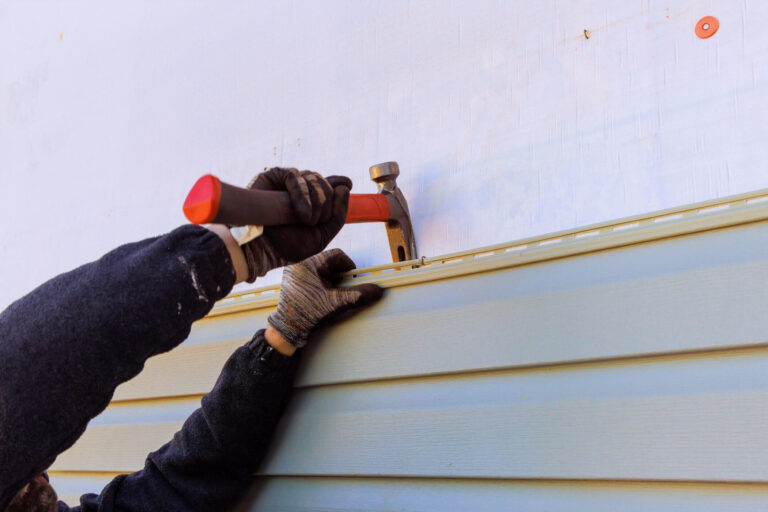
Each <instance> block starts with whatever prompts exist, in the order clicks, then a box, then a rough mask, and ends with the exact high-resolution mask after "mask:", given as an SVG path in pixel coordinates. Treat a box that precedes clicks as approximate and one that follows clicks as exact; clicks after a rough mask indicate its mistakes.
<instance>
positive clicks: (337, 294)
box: [267, 249, 384, 348]
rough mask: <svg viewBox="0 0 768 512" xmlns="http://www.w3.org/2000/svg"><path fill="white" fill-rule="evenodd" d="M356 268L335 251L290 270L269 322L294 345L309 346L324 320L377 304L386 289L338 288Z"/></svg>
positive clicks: (338, 251) (344, 256) (363, 286)
mask: <svg viewBox="0 0 768 512" xmlns="http://www.w3.org/2000/svg"><path fill="white" fill-rule="evenodd" d="M353 268H355V263H354V262H353V261H352V260H351V259H350V258H349V256H347V255H346V254H344V251H342V250H341V249H331V250H330V251H325V252H322V253H320V254H318V255H316V256H313V257H311V258H309V259H307V260H304V261H302V262H301V263H297V264H295V265H291V266H290V267H286V268H285V270H283V282H282V284H281V285H280V302H279V303H278V304H277V311H275V312H274V313H272V314H271V315H269V318H268V319H267V321H268V322H269V325H271V326H272V327H274V328H275V330H276V331H277V332H279V333H280V334H281V335H282V336H283V337H284V338H285V339H286V340H287V341H288V343H290V344H291V345H293V346H294V347H297V348H300V347H303V346H304V345H306V344H307V339H308V338H309V334H310V333H311V332H312V330H313V329H314V328H315V326H317V325H318V324H319V323H320V322H322V321H327V320H329V319H332V318H334V317H336V316H338V315H340V314H341V313H343V312H345V311H347V310H350V309H352V308H356V307H360V306H365V305H368V304H371V303H373V302H376V301H377V300H379V299H380V298H381V296H382V295H383V294H384V288H382V287H380V286H377V285H375V284H370V283H369V284H360V285H357V286H351V287H349V288H336V287H334V284H338V282H339V281H340V279H341V274H342V273H343V272H347V271H349V270H352V269H353Z"/></svg>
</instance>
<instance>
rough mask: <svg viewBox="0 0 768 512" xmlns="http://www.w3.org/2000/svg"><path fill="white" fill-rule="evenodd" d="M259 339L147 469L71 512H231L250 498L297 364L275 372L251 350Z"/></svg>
mask: <svg viewBox="0 0 768 512" xmlns="http://www.w3.org/2000/svg"><path fill="white" fill-rule="evenodd" d="M263 336H264V331H263V330H262V331H259V332H258V333H257V334H256V336H255V337H254V339H253V340H252V341H251V342H249V343H248V344H247V345H245V346H243V347H241V348H239V349H238V350H236V351H235V353H234V354H233V355H232V356H231V357H230V358H229V360H228V361H227V363H226V365H225V366H224V369H223V370H222V372H221V375H220V376H219V379H218V381H217V382H216V385H215V386H214V388H213V390H212V391H211V392H210V393H209V394H207V395H206V396H205V397H203V400H202V407H201V408H200V409H198V410H196V411H195V412H193V413H192V415H191V416H190V417H189V418H188V419H187V421H186V422H185V423H184V426H183V427H182V429H181V431H179V432H177V433H176V434H175V435H174V437H173V440H172V441H171V442H169V443H167V444H166V445H164V446H163V447H162V448H160V449H159V450H157V451H156V452H153V453H151V454H150V455H149V457H147V461H146V464H145V465H144V469H143V470H141V471H139V472H136V473H132V474H130V475H123V476H119V477H117V478H115V479H114V480H113V481H112V482H110V483H109V485H107V487H105V488H104V491H102V493H101V494H100V495H99V496H97V495H95V494H87V495H84V496H82V497H81V499H80V507H75V508H72V509H69V508H66V507H65V506H64V505H63V504H60V508H59V511H60V512H64V511H70V512H112V511H118V510H119V511H124V512H139V511H145V510H163V511H166V512H177V511H178V512H182V511H183V512H190V511H201V512H202V511H213V510H216V511H222V512H223V511H226V510H230V509H231V508H232V507H233V506H234V505H235V504H237V502H238V500H239V499H240V498H242V496H243V495H244V494H245V493H246V491H247V490H248V487H249V486H250V485H251V483H252V482H253V474H254V473H255V472H256V470H257V469H258V466H259V464H260V463H261V461H262V459H263V457H264V455H265V453H266V450H267V448H268V446H269V443H270V441H271V439H272V436H273V433H274V430H275V427H276V426H277V423H278V420H279V418H280V416H281V414H282V413H283V410H284V408H285V405H286V403H287V401H288V397H289V393H290V389H291V383H292V381H293V376H294V374H295V370H296V361H295V357H294V358H291V359H290V360H288V364H286V365H285V366H284V367H283V368H280V369H278V370H272V369H270V368H268V367H267V366H266V365H265V364H264V363H263V362H261V361H260V360H259V357H257V355H256V353H255V352H254V350H253V348H254V347H256V346H257V344H259V343H262V342H263Z"/></svg>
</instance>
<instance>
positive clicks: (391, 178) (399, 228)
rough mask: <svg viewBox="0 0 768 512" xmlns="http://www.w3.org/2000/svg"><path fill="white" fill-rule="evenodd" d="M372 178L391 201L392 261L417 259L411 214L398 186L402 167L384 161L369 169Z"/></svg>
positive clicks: (390, 234) (388, 222) (390, 239)
mask: <svg viewBox="0 0 768 512" xmlns="http://www.w3.org/2000/svg"><path fill="white" fill-rule="evenodd" d="M368 173H369V174H370V176H371V179H372V180H373V181H374V182H375V183H376V185H377V186H378V189H379V193H380V194H384V195H385V196H386V197H387V201H388V202H389V210H390V215H389V220H388V221H387V238H388V239H389V250H390V251H391V252H392V261H395V262H397V261H407V260H415V259H416V258H417V257H418V256H417V253H416V240H415V238H414V236H413V226H412V225H411V214H410V212H409V211H408V203H407V202H406V201H405V197H404V196H403V193H402V192H401V191H400V188H399V187H398V186H397V177H398V176H399V175H400V167H399V166H398V165H397V162H384V163H382V164H377V165H374V166H371V168H370V169H368Z"/></svg>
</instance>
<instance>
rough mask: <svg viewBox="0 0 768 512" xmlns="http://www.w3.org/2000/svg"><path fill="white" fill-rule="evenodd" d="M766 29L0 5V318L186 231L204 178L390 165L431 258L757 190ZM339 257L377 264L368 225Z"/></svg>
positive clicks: (764, 147)
mask: <svg viewBox="0 0 768 512" xmlns="http://www.w3.org/2000/svg"><path fill="white" fill-rule="evenodd" d="M704 15H714V16H717V17H718V18H719V20H720V29H719V32H718V33H717V34H716V35H715V36H714V37H712V38H710V39H706V40H704V39H699V38H697V37H696V36H695V35H694V25H695V23H696V22H697V21H698V20H699V19H700V18H701V17H702V16H704ZM767 17H768V3H766V2H763V1H759V0H743V1H738V2H735V1H734V2H731V1H729V2H725V1H720V2H718V1H710V0H676V1H666V2H664V1H652V0H642V1H640V0H636V1H621V2H617V1H613V0H584V1H578V2H577V1H572V2H564V1H554V0H550V1H536V2H510V1H473V2H460V1H457V2H447V1H445V2H437V1H402V0H400V1H398V0H394V1H393V0H386V1H352V0H349V1H316V2H277V1H275V2H247V1H232V2H213V1H208V2H200V1H197V2H194V1H193V2H189V1H170V2H163V3H162V4H158V3H157V2H152V1H147V0H143V1H141V0H139V1H118V2H95V1H88V2H86V1H64V2H58V1H57V2H44V1H36V0H32V1H24V2H22V1H10V0H0V216H2V219H3V222H2V226H1V227H0V261H2V263H3V269H4V271H3V277H2V284H3V286H2V287H0V307H2V306H3V305H6V304H8V303H9V302H10V301H12V300H13V299H14V298H16V297H18V296H20V295H22V294H23V293H25V292H27V291H28V290H29V289H31V288H32V287H33V286H35V285H37V284H39V283H41V282H42V281H44V280H45V279H47V278H49V277H51V276H53V275H55V274H57V273H59V272H62V271H65V270H67V269H69V268H72V267H74V266H76V265H78V264H80V263H83V262H85V261H88V260H90V259H93V258H95V257H97V256H99V255H100V254H101V253H103V252H105V251H106V250H108V249H110V248H112V247H114V246H115V245H117V244H119V243H122V242H125V241H130V240H134V239H138V238H143V237H147V236H150V235H153V234H156V233H159V232H163V231H167V230H169V229H171V228H173V227H174V226H176V225H178V224H180V223H182V222H184V219H183V217H182V215H181V212H180V205H181V203H182V201H183V198H184V196H185V193H186V190H187V189H188V188H189V186H190V185H191V184H192V183H193V182H194V180H195V179H196V178H197V177H198V176H199V175H201V174H204V173H208V172H212V173H216V174H218V175H219V176H220V177H222V178H224V179H225V180H227V181H230V182H232V183H245V182H247V180H248V179H249V178H250V177H251V176H252V175H253V174H254V173H255V172H257V171H258V170H260V169H262V168H263V167H265V166H272V165H287V166H297V167H300V168H311V169H316V170H319V171H323V172H334V173H346V174H348V175H349V176H351V177H352V178H353V179H354V181H355V184H356V189H357V190H358V191H373V190H374V188H373V184H372V183H370V181H369V180H368V177H367V168H368V166H369V165H371V164H373V163H377V162H380V161H385V160H397V161H399V162H400V165H401V169H402V173H403V174H402V176H401V179H400V183H401V185H402V188H403V190H404V191H405V193H406V196H407V198H408V201H409V202H410V205H411V212H412V214H413V219H414V227H415V231H416V235H417V242H418V245H419V249H420V252H421V253H422V254H427V255H436V254H442V253H446V252H452V251H456V250H462V249H468V248H472V247H478V246H482V245H486V244H492V243H497V242H503V241H507V240H512V239H516V238H520V237H524V236H528V235H532V234H538V233H545V232H550V231H554V230H558V229H563V228H569V227H573V226H577V225H583V224H586V223H591V222H594V221H600V220H607V219H612V218H617V217H622V216H625V215H629V214H634V213H638V212H645V211H650V210H655V209H658V208H663V207H667V206H673V205H679V204H685V203H690V202H693V201H696V200H702V199H707V198H711V197H716V196H722V195H728V194H731V193H738V192H742V191H748V190H754V189H758V188H763V187H767V186H768V175H767V174H766V173H765V172H764V169H763V167H764V162H765V161H766V157H768V144H766V143H765V142H764V141H763V138H764V137H763V136H764V134H765V131H764V128H763V127H764V125H765V118H766V115H767V114H768V100H766V98H768V36H766V32H765V30H764V26H765V21H766V19H767ZM585 30H586V31H587V33H586V35H585ZM334 244H335V245H336V246H339V247H342V248H344V249H345V250H347V251H348V252H349V253H350V254H351V255H352V256H353V258H354V259H355V260H356V261H357V262H358V264H359V265H363V266H365V265H371V264H376V263H382V262H386V261H387V259H388V250H387V245H386V237H385V235H384V232H383V228H381V227H380V226H350V227H347V228H345V230H344V232H343V233H342V235H341V236H339V237H338V239H337V240H336V241H335V242H334ZM278 277H279V276H276V275H272V276H268V278H267V279H265V280H264V281H261V282H260V283H259V284H265V283H270V282H275V281H276V280H277V279H278Z"/></svg>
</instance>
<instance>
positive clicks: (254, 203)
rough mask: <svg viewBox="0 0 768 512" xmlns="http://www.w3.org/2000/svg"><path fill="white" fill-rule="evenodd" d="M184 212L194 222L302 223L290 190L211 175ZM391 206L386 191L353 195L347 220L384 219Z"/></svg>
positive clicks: (193, 193) (198, 186)
mask: <svg viewBox="0 0 768 512" xmlns="http://www.w3.org/2000/svg"><path fill="white" fill-rule="evenodd" d="M184 215H186V217H187V219H189V221H190V222H192V223H194V224H207V223H217V224H231V225H233V226H247V225H251V224H253V225H258V226H280V225H283V224H299V221H298V219H297V218H296V215H295V214H294V212H293V206H292V205H291V199H290V197H289V195H288V193H287V192H279V191H271V190H254V189H245V188H240V187H235V186H233V185H230V184H228V183H224V182H222V181H220V180H219V179H218V178H217V177H215V176H212V175H210V174H207V175H205V176H203V177H202V178H200V179H199V180H197V183H195V185H194V186H193V187H192V190H190V191H189V194H188V195H187V199H186V200H185V201H184ZM389 215H390V208H389V202H388V200H387V197H386V196H384V195H382V194H350V196H349V210H348V211H347V219H346V222H347V223H358V222H384V221H387V220H389Z"/></svg>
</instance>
